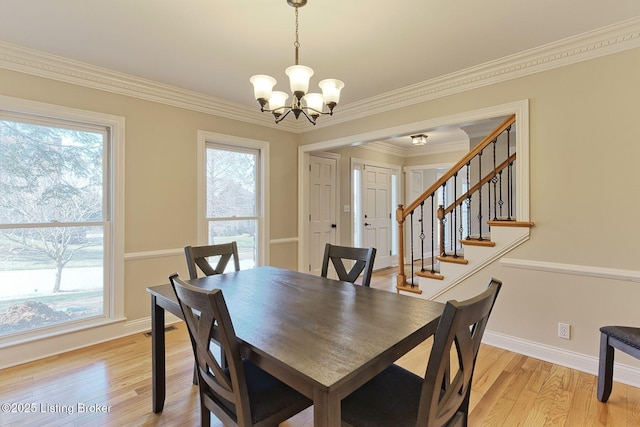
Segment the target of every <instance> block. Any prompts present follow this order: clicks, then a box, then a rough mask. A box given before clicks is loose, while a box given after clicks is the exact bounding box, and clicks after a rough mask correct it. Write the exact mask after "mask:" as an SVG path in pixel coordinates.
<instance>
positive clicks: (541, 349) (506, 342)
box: [482, 331, 640, 388]
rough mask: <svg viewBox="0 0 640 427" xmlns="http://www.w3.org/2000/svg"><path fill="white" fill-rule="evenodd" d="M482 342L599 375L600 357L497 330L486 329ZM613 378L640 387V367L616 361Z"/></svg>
mask: <svg viewBox="0 0 640 427" xmlns="http://www.w3.org/2000/svg"><path fill="white" fill-rule="evenodd" d="M482 342H483V343H484V344H488V345H491V346H494V347H498V348H502V349H505V350H509V351H512V352H514V353H519V354H523V355H525V356H529V357H534V358H536V359H540V360H544V361H546V362H551V363H555V364H556V365H561V366H566V367H567V368H571V369H576V370H578V371H582V372H586V373H588V374H592V375H596V376H597V375H598V358H597V357H595V356H589V355H586V354H581V353H576V352H574V351H569V350H564V349H561V348H558V347H552V346H549V345H545V344H540V343H537V342H533V341H528V340H524V339H521V338H516V337H512V336H509V335H504V334H500V333H497V332H491V331H486V332H485V334H484V337H483V340H482ZM613 380H614V381H618V382H621V383H623V384H627V385H630V386H633V387H638V388H640V368H635V367H633V366H629V365H624V364H622V363H617V362H616V363H614V368H613Z"/></svg>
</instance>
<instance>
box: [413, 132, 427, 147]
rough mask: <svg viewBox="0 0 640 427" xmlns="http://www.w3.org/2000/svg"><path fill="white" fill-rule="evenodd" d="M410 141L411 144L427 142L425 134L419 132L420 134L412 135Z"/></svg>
mask: <svg viewBox="0 0 640 427" xmlns="http://www.w3.org/2000/svg"><path fill="white" fill-rule="evenodd" d="M411 143H412V144H413V145H425V144H426V143H427V135H425V134H424V133H421V134H420V135H412V136H411Z"/></svg>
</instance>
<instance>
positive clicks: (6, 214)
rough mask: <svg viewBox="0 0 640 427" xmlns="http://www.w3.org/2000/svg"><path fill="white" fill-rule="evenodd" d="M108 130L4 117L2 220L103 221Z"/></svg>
mask: <svg viewBox="0 0 640 427" xmlns="http://www.w3.org/2000/svg"><path fill="white" fill-rule="evenodd" d="M103 141H104V134H102V133H99V132H89V131H81V130H71V129H65V128H56V127H48V126H41V125H36V124H30V123H20V122H13V121H6V120H5V121H0V224H2V223H3V224H29V223H31V224H33V223H50V222H54V221H58V222H101V221H102V220H103V164H102V163H103V162H102V161H103V150H104V142H103Z"/></svg>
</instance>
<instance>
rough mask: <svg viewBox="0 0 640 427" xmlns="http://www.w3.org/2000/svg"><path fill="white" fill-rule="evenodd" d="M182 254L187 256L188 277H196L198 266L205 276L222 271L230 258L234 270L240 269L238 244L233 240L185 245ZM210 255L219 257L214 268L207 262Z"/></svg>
mask: <svg viewBox="0 0 640 427" xmlns="http://www.w3.org/2000/svg"><path fill="white" fill-rule="evenodd" d="M184 254H185V255H186V257H187V267H188V268H189V278H190V279H197V278H198V268H199V269H200V271H202V272H203V273H204V274H205V275H206V276H213V275H214V274H222V273H224V271H225V269H226V268H227V264H228V263H229V261H230V260H231V258H233V266H234V267H235V271H240V258H239V257H238V245H237V243H236V242H235V241H233V242H230V243H222V244H218V245H208V246H185V248H184ZM210 257H219V258H218V262H217V264H216V266H215V268H214V267H213V266H212V265H211V264H210V263H209V258H210Z"/></svg>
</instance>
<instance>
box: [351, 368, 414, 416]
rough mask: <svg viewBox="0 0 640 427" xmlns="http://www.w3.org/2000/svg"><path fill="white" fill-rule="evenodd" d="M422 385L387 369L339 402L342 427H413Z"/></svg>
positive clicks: (411, 375) (405, 374)
mask: <svg viewBox="0 0 640 427" xmlns="http://www.w3.org/2000/svg"><path fill="white" fill-rule="evenodd" d="M423 381H424V379H423V378H421V377H419V376H418V375H415V374H414V373H412V372H409V371H407V370H406V369H404V368H401V367H400V366H398V365H395V364H394V365H391V366H390V367H389V368H387V369H385V370H384V371H383V372H382V373H380V374H379V375H377V376H376V377H375V378H373V379H372V380H371V381H369V382H368V383H366V384H365V385H363V386H362V387H361V388H359V389H358V390H356V391H355V392H354V393H352V394H351V395H349V396H347V397H345V398H344V399H343V400H342V420H343V424H342V425H343V426H353V427H374V426H378V427H380V426H394V427H405V426H406V427H415V425H416V421H417V417H418V407H419V405H420V392H421V389H422V383H423ZM356 421H357V422H356Z"/></svg>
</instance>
